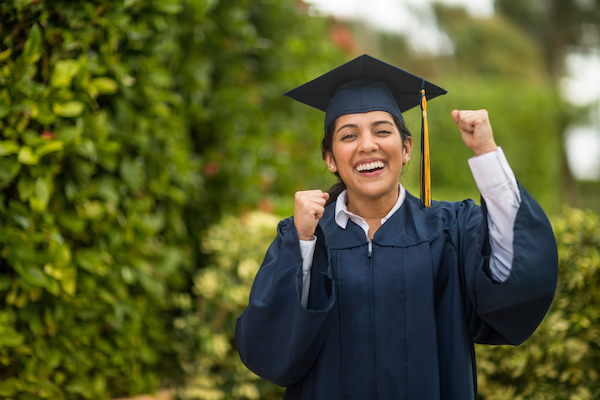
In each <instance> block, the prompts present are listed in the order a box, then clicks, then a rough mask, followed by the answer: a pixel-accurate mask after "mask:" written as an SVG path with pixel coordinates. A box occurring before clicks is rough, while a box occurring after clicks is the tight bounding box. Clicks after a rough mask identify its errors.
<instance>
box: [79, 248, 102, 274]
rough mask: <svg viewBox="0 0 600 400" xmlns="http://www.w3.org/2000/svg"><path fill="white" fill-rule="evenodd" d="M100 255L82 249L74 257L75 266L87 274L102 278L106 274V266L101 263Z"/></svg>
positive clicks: (94, 251)
mask: <svg viewBox="0 0 600 400" xmlns="http://www.w3.org/2000/svg"><path fill="white" fill-rule="evenodd" d="M101 258H102V253H101V252H100V251H98V250H94V249H82V250H80V251H79V252H78V253H77V254H76V255H75V260H76V262H77V264H78V265H79V266H80V267H81V268H83V269H86V270H88V271H89V272H91V273H93V274H96V275H99V276H104V275H106V273H107V272H108V269H107V268H106V265H104V263H103V262H102V261H101Z"/></svg>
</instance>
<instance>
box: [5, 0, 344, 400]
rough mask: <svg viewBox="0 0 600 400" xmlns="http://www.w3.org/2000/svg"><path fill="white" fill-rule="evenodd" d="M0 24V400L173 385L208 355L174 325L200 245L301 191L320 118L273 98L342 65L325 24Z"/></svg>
mask: <svg viewBox="0 0 600 400" xmlns="http://www.w3.org/2000/svg"><path fill="white" fill-rule="evenodd" d="M0 24H1V25H0V304H2V306H1V307H0V397H2V398H18V399H38V398H56V399H79V398H87V399H91V398H94V399H96V398H110V397H117V396H123V395H130V394H136V393H144V392H152V391H153V390H155V389H156V388H157V387H158V386H159V385H169V384H178V383H181V380H183V379H184V378H185V377H186V376H187V375H188V374H194V373H195V372H196V371H197V370H198V369H199V368H202V364H201V365H200V366H198V365H197V363H198V359H199V358H200V357H201V355H202V353H203V352H208V351H209V349H207V344H206V343H205V337H204V336H203V334H201V333H202V332H199V331H195V330H193V329H190V327H189V326H187V325H185V322H186V321H188V320H189V318H187V316H190V315H196V311H195V304H193V302H192V301H191V299H192V294H191V288H192V287H193V285H194V283H193V281H192V277H193V274H194V273H195V271H197V270H198V269H200V268H201V267H202V266H203V265H204V264H203V263H204V256H203V254H202V251H201V235H202V231H203V230H204V229H205V228H206V227H207V226H209V224H210V223H212V222H213V221H216V220H217V219H218V218H219V215H220V213H221V212H222V211H223V210H231V209H233V208H236V207H239V205H240V204H251V205H253V204H258V203H259V202H261V201H262V200H263V196H264V194H263V193H267V194H271V197H272V198H273V199H275V200H276V198H277V197H276V196H277V194H278V193H281V192H282V191H288V192H289V190H290V189H289V188H290V186H293V185H294V184H295V180H294V179H293V178H294V176H295V175H296V174H295V171H296V170H297V169H296V168H295V167H294V166H293V161H294V160H298V158H295V157H296V155H298V156H299V157H300V156H301V154H302V148H303V147H306V148H308V147H310V150H311V151H312V150H313V149H314V145H315V142H316V141H317V140H318V139H317V138H318V136H319V135H318V132H317V133H316V134H312V133H308V134H307V132H310V131H309V130H308V128H307V127H308V126H309V125H308V124H309V123H310V122H311V121H312V122H314V121H316V120H317V119H318V118H319V116H318V114H317V113H312V114H311V112H310V111H305V110H304V109H301V108H296V106H295V105H292V102H291V101H285V100H283V98H282V96H281V94H282V93H283V92H284V91H285V90H287V89H289V86H290V82H292V84H293V83H301V82H302V81H304V80H305V79H307V78H308V77H311V76H313V75H314V72H313V70H311V69H310V68H304V65H307V64H309V63H310V65H311V68H318V69H324V67H323V66H324V65H326V66H327V68H328V67H329V66H330V61H328V60H334V59H335V60H337V61H339V58H340V54H339V52H338V51H337V50H335V49H334V48H333V46H332V44H331V43H330V41H328V40H327V37H328V33H327V29H328V28H327V26H328V23H327V22H326V21H324V20H320V19H315V18H307V17H305V16H304V15H303V14H301V13H299V12H298V9H297V5H296V3H295V2H294V1H292V0H280V1H278V0H258V1H254V0H235V1H233V0H232V1H223V2H219V1H215V0H152V1H142V0H124V1H110V0H93V1H86V2H72V1H66V0H62V1H61V0H57V1H39V0H8V1H3V2H2V3H0ZM323 39H324V40H323ZM297 110H299V111H297ZM317 126H318V125H317ZM275 138H276V139H275ZM294 145H296V146H297V147H296V150H297V151H296V152H294V151H293V149H294V147H293V146H294ZM259 160H262V162H261V166H260V167H256V165H257V164H258V161H259ZM311 165H315V166H316V165H317V163H316V162H315V163H313V164H310V165H307V167H308V168H307V170H308V172H309V173H307V174H306V176H311V175H313V174H311V173H310V171H311V168H312V170H314V168H316V167H312V166H311ZM318 165H319V168H321V166H320V165H321V164H318ZM302 182H303V180H302V179H298V181H297V182H296V184H301V183H302ZM257 188H258V189H260V190H261V192H258V191H257ZM258 193H260V194H258ZM272 201H273V200H272ZM194 326H196V325H194ZM199 333H200V334H199ZM209 354H210V353H209Z"/></svg>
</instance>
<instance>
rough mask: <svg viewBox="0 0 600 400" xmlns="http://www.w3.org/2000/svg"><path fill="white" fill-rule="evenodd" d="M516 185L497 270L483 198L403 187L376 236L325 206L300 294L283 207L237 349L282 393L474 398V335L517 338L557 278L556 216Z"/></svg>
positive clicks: (295, 249) (500, 340)
mask: <svg viewBox="0 0 600 400" xmlns="http://www.w3.org/2000/svg"><path fill="white" fill-rule="evenodd" d="M519 188H520V190H521V196H522V201H521V205H520V207H519V211H518V214H517V218H516V221H515V227H514V260H513V265H512V271H511V274H510V276H509V278H508V280H506V281H505V282H503V283H497V282H495V281H494V280H493V279H492V278H491V275H490V272H489V268H488V260H489V251H490V250H489V245H488V242H489V241H488V236H487V235H488V233H487V231H488V230H487V214H486V210H485V204H484V205H483V206H478V205H476V204H475V203H474V202H473V201H472V200H466V201H463V202H434V203H433V205H432V207H431V208H429V209H423V208H421V206H420V204H419V200H418V199H416V198H415V197H414V196H412V195H410V194H408V193H407V198H406V201H405V202H404V204H403V205H402V207H401V208H400V209H399V210H398V211H397V212H396V213H395V214H394V215H393V216H392V217H391V218H390V219H389V220H388V221H387V222H386V223H385V224H384V225H383V226H381V227H380V228H379V229H378V230H377V232H376V233H375V235H374V237H373V240H372V243H371V244H369V242H368V240H367V239H366V236H365V234H364V231H363V230H362V229H361V228H360V227H359V226H358V225H356V224H354V223H353V222H349V223H348V226H347V228H346V229H342V228H340V227H339V226H338V225H337V224H336V223H335V220H334V213H335V204H332V205H330V206H328V207H327V208H326V211H325V215H324V216H323V218H322V219H321V220H320V222H319V227H318V228H317V232H316V235H317V238H318V239H317V246H316V249H315V255H314V259H313V266H312V273H311V285H310V292H309V297H308V305H307V307H304V306H303V305H302V304H301V303H300V296H301V288H302V268H301V266H302V256H301V253H300V246H299V242H298V235H297V232H296V229H295V226H294V223H293V220H292V219H291V218H289V219H287V220H284V221H282V222H281V223H280V224H279V226H278V233H277V237H276V239H275V240H274V242H273V243H272V245H271V247H270V248H269V250H268V251H267V254H266V256H265V259H264V262H263V264H262V266H261V268H260V270H259V272H258V274H257V276H256V279H255V282H254V285H253V287H252V291H251V294H250V302H249V305H248V307H247V308H246V310H245V311H244V312H243V313H242V314H241V315H240V317H239V318H238V321H237V331H236V338H237V345H238V350H239V354H240V356H241V359H242V361H243V362H244V364H245V365H246V366H247V367H248V368H249V369H251V370H252V371H254V372H255V373H256V374H258V375H259V376H261V377H262V378H264V379H266V380H269V381H271V382H273V383H275V384H277V385H281V386H286V387H287V390H286V394H285V397H284V398H285V399H315V400H336V399H361V400H364V399H380V400H381V399H390V400H400V399H411V400H415V399H423V400H434V399H461V400H468V399H475V398H476V392H477V384H476V368H475V353H474V347H473V343H486V344H513V345H518V344H520V343H522V342H523V341H524V340H526V339H527V338H528V337H529V336H530V335H531V334H532V333H533V332H534V330H535V329H536V328H537V326H538V325H539V323H540V322H541V320H542V319H543V317H544V315H545V314H546V312H547V310H548V308H549V306H550V304H551V302H552V299H553V297H554V292H555V289H556V280H557V273H558V255H557V248H556V241H555V238H554V234H553V231H552V228H551V226H550V223H549V221H548V219H547V217H546V215H545V213H544V212H543V210H542V209H541V207H540V206H539V205H538V204H537V202H536V201H535V200H534V199H533V198H532V197H531V196H530V195H529V194H528V193H527V192H526V191H525V190H524V189H523V188H522V187H519Z"/></svg>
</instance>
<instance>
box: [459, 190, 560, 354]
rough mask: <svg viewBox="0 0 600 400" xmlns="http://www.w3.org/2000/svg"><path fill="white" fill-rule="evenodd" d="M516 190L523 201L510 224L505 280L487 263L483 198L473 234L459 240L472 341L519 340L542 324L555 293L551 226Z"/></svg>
mask: <svg viewBox="0 0 600 400" xmlns="http://www.w3.org/2000/svg"><path fill="white" fill-rule="evenodd" d="M519 191H520V194H521V204H520V206H519V210H518V212H517V216H516V220H515V224H514V229H513V232H514V238H513V250H514V257H513V260H512V267H511V271H510V275H509V276H508V278H507V279H506V281H504V282H501V283H499V282H497V281H496V280H494V279H493V278H492V277H491V274H490V271H489V268H488V263H489V254H490V249H489V237H488V228H487V224H486V222H485V221H487V210H486V206H485V201H483V200H482V211H483V217H482V220H481V223H479V224H478V227H477V228H476V229H474V230H473V234H475V235H476V237H467V238H463V240H462V244H461V254H462V256H463V265H464V266H465V284H466V289H467V292H468V295H469V297H470V306H471V307H472V310H471V316H472V317H471V319H470V329H471V336H472V338H473V340H474V341H475V342H476V343H482V344H512V345H519V344H521V343H523V342H524V341H525V340H526V339H527V338H528V337H529V336H531V334H532V333H533V332H534V331H535V329H536V328H537V327H538V325H539V324H540V323H541V321H542V319H543V318H544V316H545V315H546V312H547V311H548V309H549V308H550V305H551V303H552V300H553V298H554V293H555V290H556V284H557V279H558V251H557V246H556V239H555V237H554V233H553V231H552V226H551V225H550V222H549V220H548V218H547V216H546V214H545V213H544V211H543V210H542V208H541V207H540V205H539V204H538V203H537V202H536V201H535V200H534V199H533V197H531V195H530V194H529V193H528V192H527V191H526V190H525V189H524V188H523V187H521V186H520V185H519ZM469 223H473V222H472V221H471V222H467V224H469ZM466 229H467V231H468V230H469V228H468V227H466ZM464 239H467V240H464ZM473 246H475V248H476V249H477V250H476V251H473V250H474V247H473ZM476 253H479V254H476Z"/></svg>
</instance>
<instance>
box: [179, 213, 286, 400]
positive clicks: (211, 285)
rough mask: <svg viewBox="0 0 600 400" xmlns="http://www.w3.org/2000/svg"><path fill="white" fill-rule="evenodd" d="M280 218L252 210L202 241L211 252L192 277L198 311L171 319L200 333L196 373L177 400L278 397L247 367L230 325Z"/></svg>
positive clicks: (278, 393) (229, 219) (278, 390)
mask: <svg viewBox="0 0 600 400" xmlns="http://www.w3.org/2000/svg"><path fill="white" fill-rule="evenodd" d="M279 220H280V218H278V217H276V216H274V215H272V214H268V213H264V212H261V211H254V212H250V213H247V214H244V215H243V216H242V217H240V218H236V217H232V216H228V217H225V218H223V220H222V221H221V222H220V223H219V224H218V225H215V226H213V227H212V228H211V229H210V230H209V231H208V232H207V235H206V237H205V240H204V241H203V246H204V250H205V251H206V252H210V253H212V254H213V255H214V256H213V258H212V260H211V262H210V264H209V265H208V266H206V267H205V268H203V269H202V270H200V271H198V273H197V274H196V276H195V277H194V287H193V293H194V299H195V301H197V302H198V307H197V309H198V314H197V315H187V316H185V317H182V318H180V319H179V320H178V321H177V323H178V324H180V325H181V326H185V329H188V330H189V331H190V332H189V335H190V336H192V335H193V334H197V335H200V336H201V337H202V351H201V354H202V355H201V357H200V359H199V360H198V361H197V367H199V370H198V371H197V375H196V377H195V379H192V380H191V381H190V382H189V384H188V385H187V387H186V388H185V389H183V390H180V392H179V393H178V394H179V396H180V397H181V398H182V399H184V400H185V399H215V400H216V399H234V398H235V399H280V398H281V397H282V394H283V390H282V389H281V388H279V387H277V386H275V385H272V384H270V383H268V382H266V381H264V380H262V379H260V378H259V377H257V376H256V375H255V374H254V373H252V372H251V371H250V370H248V369H247V368H246V367H245V366H244V365H243V364H242V362H241V361H240V358H239V355H238V353H237V349H236V347H235V324H236V320H237V317H238V315H240V314H241V313H242V311H243V310H244V308H245V307H246V306H247V305H248V297H249V295H250V288H251V287H252V282H253V281H254V277H255V276H256V272H257V271H258V269H259V267H260V263H261V262H262V259H263V257H264V255H265V253H266V251H267V248H268V247H269V245H270V244H271V242H272V241H273V238H274V237H275V234H276V227H277V224H278V222H279Z"/></svg>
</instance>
